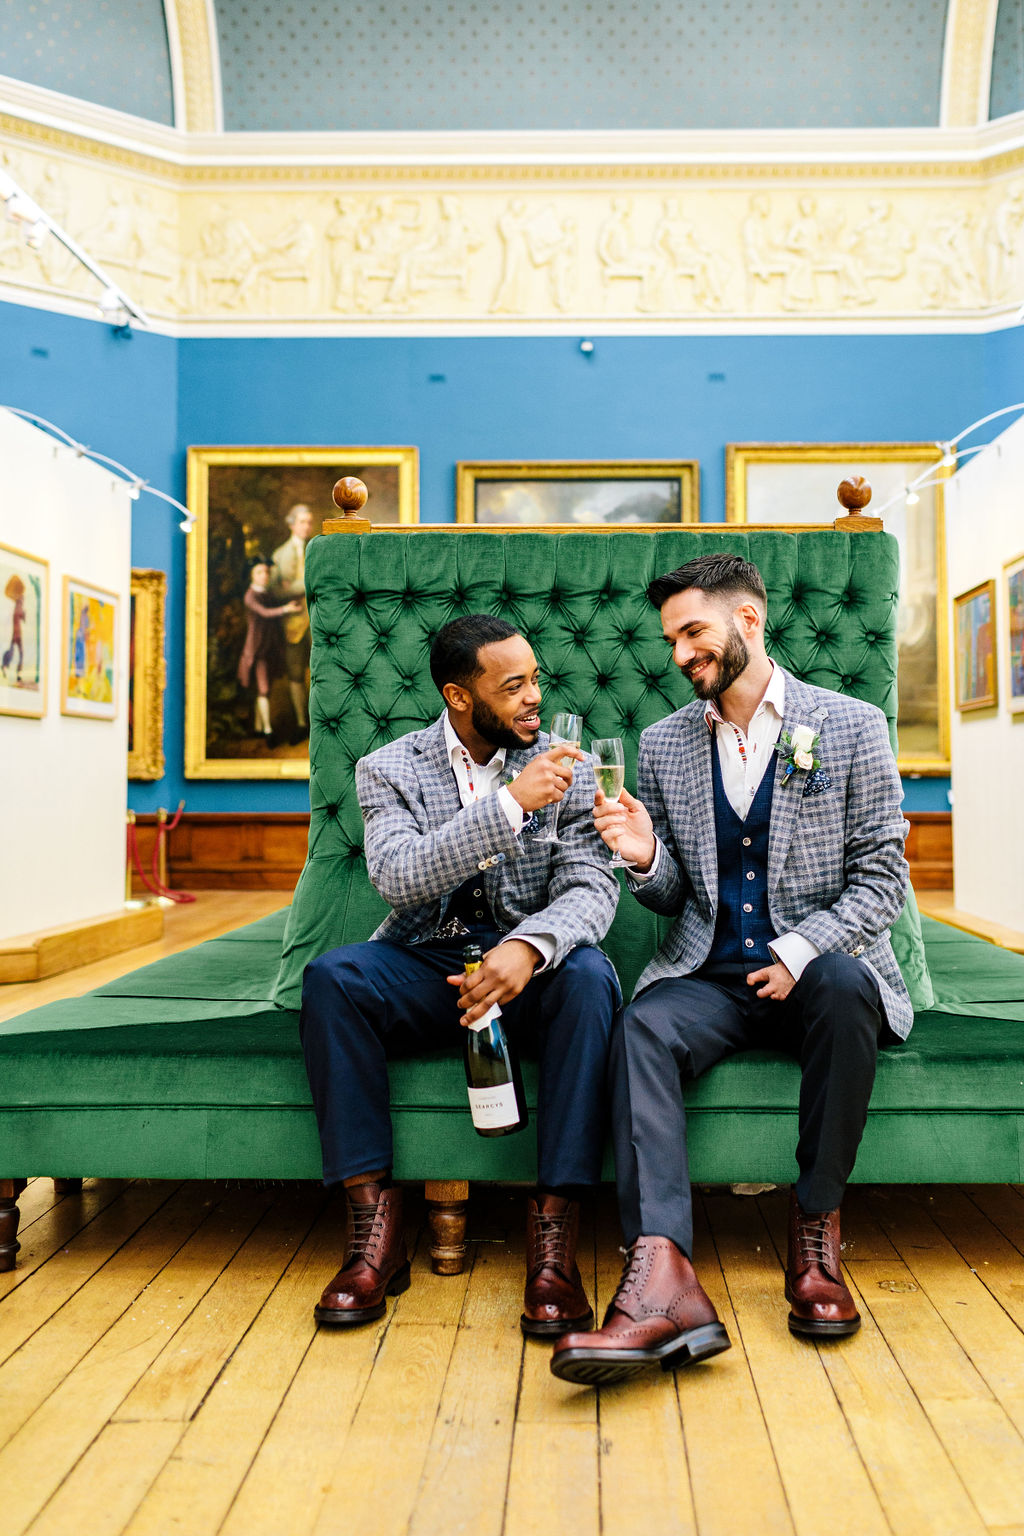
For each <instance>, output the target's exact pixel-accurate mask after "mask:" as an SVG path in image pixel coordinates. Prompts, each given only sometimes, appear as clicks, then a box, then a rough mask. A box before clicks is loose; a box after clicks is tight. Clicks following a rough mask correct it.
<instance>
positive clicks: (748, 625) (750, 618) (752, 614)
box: [736, 603, 764, 635]
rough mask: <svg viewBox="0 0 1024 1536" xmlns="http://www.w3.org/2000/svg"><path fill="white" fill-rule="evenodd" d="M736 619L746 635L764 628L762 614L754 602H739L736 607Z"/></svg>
mask: <svg viewBox="0 0 1024 1536" xmlns="http://www.w3.org/2000/svg"><path fill="white" fill-rule="evenodd" d="M736 619H737V621H738V623H739V625H740V628H741V629H742V631H743V633H744V634H746V635H752V634H754V633H755V632H756V631H757V630H763V629H764V614H763V613H762V612H761V610H760V608H759V607H758V606H757V604H756V603H740V606H739V607H738V608H737V609H736Z"/></svg>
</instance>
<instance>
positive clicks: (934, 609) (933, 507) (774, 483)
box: [725, 442, 950, 776]
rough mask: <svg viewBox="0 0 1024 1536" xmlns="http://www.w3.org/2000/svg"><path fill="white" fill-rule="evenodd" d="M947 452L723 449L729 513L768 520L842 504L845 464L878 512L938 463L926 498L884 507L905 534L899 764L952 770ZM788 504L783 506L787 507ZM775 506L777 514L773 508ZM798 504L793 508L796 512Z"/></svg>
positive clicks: (931, 448) (820, 446)
mask: <svg viewBox="0 0 1024 1536" xmlns="http://www.w3.org/2000/svg"><path fill="white" fill-rule="evenodd" d="M941 457H942V454H941V451H940V449H939V448H938V447H937V446H936V444H935V443H934V442H931V443H921V442H915V443H903V442H898V443H730V444H728V446H727V448H726V456H725V488H726V504H725V514H726V520H727V521H728V522H730V523H747V522H756V523H758V524H763V525H765V526H771V527H775V526H779V525H780V524H781V523H783V522H785V523H793V522H794V521H798V522H802V517H801V516H800V513H801V512H802V511H803V507H804V506H806V507H807V508H808V511H809V513H810V514H813V516H814V518H815V520H817V519H820V517H821V515H822V513H825V514H826V515H827V513H828V511H829V510H830V509H831V508H834V509H835V510H836V511H837V512H838V511H840V510H841V508H840V507H839V504H838V502H837V501H836V486H837V484H838V483H839V481H840V480H842V479H843V478H845V476H846V475H848V474H861V475H864V476H865V477H866V478H867V480H868V481H869V482H870V483H871V485H872V488H873V491H874V495H873V498H872V501H871V503H869V504H868V506H866V507H865V508H864V509H863V512H864V515H865V516H868V517H870V516H872V515H877V514H875V508H876V507H881V506H883V505H884V504H885V503H886V502H887V501H888V500H889V499H890V497H891V496H892V495H894V494H895V492H896V491H897V490H902V489H903V488H904V486H906V485H909V483H910V481H911V480H913V479H916V478H917V476H918V475H920V474H921V472H922V471H923V470H924V469H926V468H927V467H928V466H929V465H934V466H935V474H934V476H929V479H930V480H934V481H935V482H936V483H935V484H932V485H929V486H922V487H921V488H920V490H919V492H918V493H917V494H918V496H919V500H918V502H917V503H916V504H914V505H913V506H909V507H908V506H907V505H906V504H905V502H904V501H903V499H902V497H901V499H900V502H899V503H898V504H896V505H894V506H892V507H890V508H889V510H888V511H887V513H886V516H885V519H884V520H883V521H884V522H885V526H886V531H887V532H889V533H893V534H895V536H896V538H897V540H898V541H899V543H900V583H901V585H900V608H901V625H900V639H899V669H900V680H901V687H900V712H899V717H898V721H897V730H898V734H899V740H900V750H899V757H898V763H899V768H900V772H901V773H905V774H912V775H915V776H937V775H945V774H948V773H949V771H950V761H949V734H950V677H949V619H948V588H947V580H946V535H945V508H944V499H943V485H942V481H943V480H944V479H945V478H946V477H947V476H948V473H949V471H948V469H944V468H941V467H940V460H941ZM782 507H784V509H785V515H783V513H782V510H781V508H782ZM776 514H777V515H776ZM794 514H796V515H794Z"/></svg>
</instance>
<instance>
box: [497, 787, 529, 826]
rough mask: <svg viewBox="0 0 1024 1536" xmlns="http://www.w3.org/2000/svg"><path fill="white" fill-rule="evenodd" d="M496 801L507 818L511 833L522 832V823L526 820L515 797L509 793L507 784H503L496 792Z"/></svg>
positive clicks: (524, 813)
mask: <svg viewBox="0 0 1024 1536" xmlns="http://www.w3.org/2000/svg"><path fill="white" fill-rule="evenodd" d="M498 800H499V803H500V805H501V808H502V810H503V811H504V812H505V815H506V816H507V817H508V824H509V826H510V827H511V828H512V831H513V832H515V833H519V832H521V831H522V830H523V822H524V821H525V820H526V812H525V811H524V810H523V808H522V806H521V805H520V804H519V801H518V800H517V799H516V798H515V796H514V795H513V794H511V793H510V792H509V787H508V785H507V784H503V785H502V786H501V788H500V789H499V790H498Z"/></svg>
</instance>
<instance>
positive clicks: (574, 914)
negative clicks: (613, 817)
mask: <svg viewBox="0 0 1024 1536" xmlns="http://www.w3.org/2000/svg"><path fill="white" fill-rule="evenodd" d="M547 745H548V738H547V737H546V736H543V735H542V736H541V737H540V738H539V740H538V743H537V745H536V746H535V747H532V748H530V749H529V750H528V751H522V752H520V751H512V750H510V751H509V752H508V753H507V755H506V758H505V768H506V772H507V773H509V774H512V773H517V772H519V771H521V770H522V769H523V768H524V767H525V766H526V764H527V763H528V762H529V761H530V758H531V757H533V756H535V755H536V754H537V753H538V752H542V751H543V750H544V749H545V748H546V747H547ZM356 793H357V794H358V796H359V805H360V809H361V810H362V813H363V821H364V823H365V829H366V837H365V846H366V867H367V872H368V873H369V876H370V880H371V881H372V883H373V885H374V886H375V887H376V889H377V890H378V891H379V892H380V894H381V896H383V898H384V900H385V901H386V902H388V903H389V905H390V906H391V908H392V911H391V913H390V914H389V915H388V917H386V918H385V920H384V922H383V923H382V924H381V925H380V927H379V928H378V929H377V931H376V932H375V933H374V934H373V935H372V937H373V938H374V939H390V940H393V941H396V942H398V943H405V944H416V943H421V942H422V941H423V940H424V939H427V938H429V937H430V935H431V934H433V933H435V932H436V930H437V929H438V928H439V927H440V926H441V924H442V922H443V921H444V910H445V906H446V899H447V897H448V896H450V895H451V893H452V892H453V891H454V890H455V888H456V887H457V886H459V885H461V884H462V882H463V881H464V880H468V879H470V878H471V877H472V876H474V875H482V876H483V882H484V888H485V890H486V893H487V897H488V899H489V901H490V904H491V910H492V911H493V913H494V915H495V917H496V919H497V921H498V925H499V927H500V928H502V929H503V930H504V931H505V932H506V933H507V934H510V935H513V936H515V937H517V938H524V939H525V938H529V936H530V934H531V933H547V934H551V935H552V937H553V938H554V940H555V955H554V959H553V960H552V964H553V965H558V964H560V963H561V961H562V960H564V959H565V957H566V955H567V954H568V953H569V951H570V950H571V949H574V948H575V947H576V945H578V944H600V942H601V940H602V939H603V938H604V936H605V934H606V933H607V932H608V929H609V927H610V925H611V921H612V918H613V916H614V915H615V906H616V903H617V901H618V897H619V887H618V882H617V881H616V878H615V875H614V874H613V873H612V871H611V870H610V869H609V868H608V858H609V855H608V850H607V849H606V848H605V846H604V844H603V843H602V842H601V841H600V839H599V838H598V836H597V833H596V832H595V831H594V826H593V817H592V808H593V800H594V776H593V773H592V772H591V770H590V768H589V765H587V764H585V763H577V764H576V771H575V773H574V775H573V782H572V787H571V789H570V790H569V793H568V794H567V795H566V796H565V798H564V800H563V801H562V803H561V810H560V811H559V822H558V827H559V833H560V834H561V833H562V832H563V831H564V832H566V833H568V834H571V835H572V837H573V844H572V846H571V847H570V848H565V847H561V846H558V845H551V844H548V843H539V842H538V841H537V840H536V838H534V837H531V835H530V833H529V832H528V831H527V832H524V833H522V834H521V835H520V836H518V837H517V836H516V834H515V833H514V832H513V830H512V828H511V826H510V825H509V820H508V817H507V816H506V815H505V812H504V811H503V810H502V808H501V804H500V802H499V800H498V796H497V795H488V796H486V798H484V799H483V800H478V801H476V803H475V804H473V805H468V806H465V807H464V806H463V805H462V803H461V801H460V799H459V791H458V786H457V785H456V782H455V775H454V773H453V772H452V766H451V762H450V760H449V757H448V750H447V747H446V744H445V739H444V726H443V717H441V718H439V719H438V720H436V721H435V722H434V724H433V725H428V726H427V727H426V729H425V730H422V731H412V732H411V733H410V734H409V735H408V736H402V737H400V738H399V740H398V741H393V742H390V743H389V744H388V745H387V746H385V747H378V749H377V750H376V751H375V752H371V753H369V754H368V755H367V756H366V757H364V758H361V759H360V760H359V762H358V763H357V764H356ZM549 814H550V812H549Z"/></svg>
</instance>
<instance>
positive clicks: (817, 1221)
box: [797, 1216, 835, 1274]
mask: <svg viewBox="0 0 1024 1536" xmlns="http://www.w3.org/2000/svg"><path fill="white" fill-rule="evenodd" d="M829 1239H830V1233H829V1225H828V1217H827V1216H819V1217H809V1216H801V1217H800V1220H799V1221H798V1223H797V1251H798V1253H799V1256H800V1263H801V1264H819V1265H820V1266H821V1268H822V1269H824V1270H825V1271H826V1273H828V1274H831V1273H832V1269H833V1267H834V1265H835V1256H834V1254H833V1252H832V1244H831V1242H830V1240H829Z"/></svg>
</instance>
